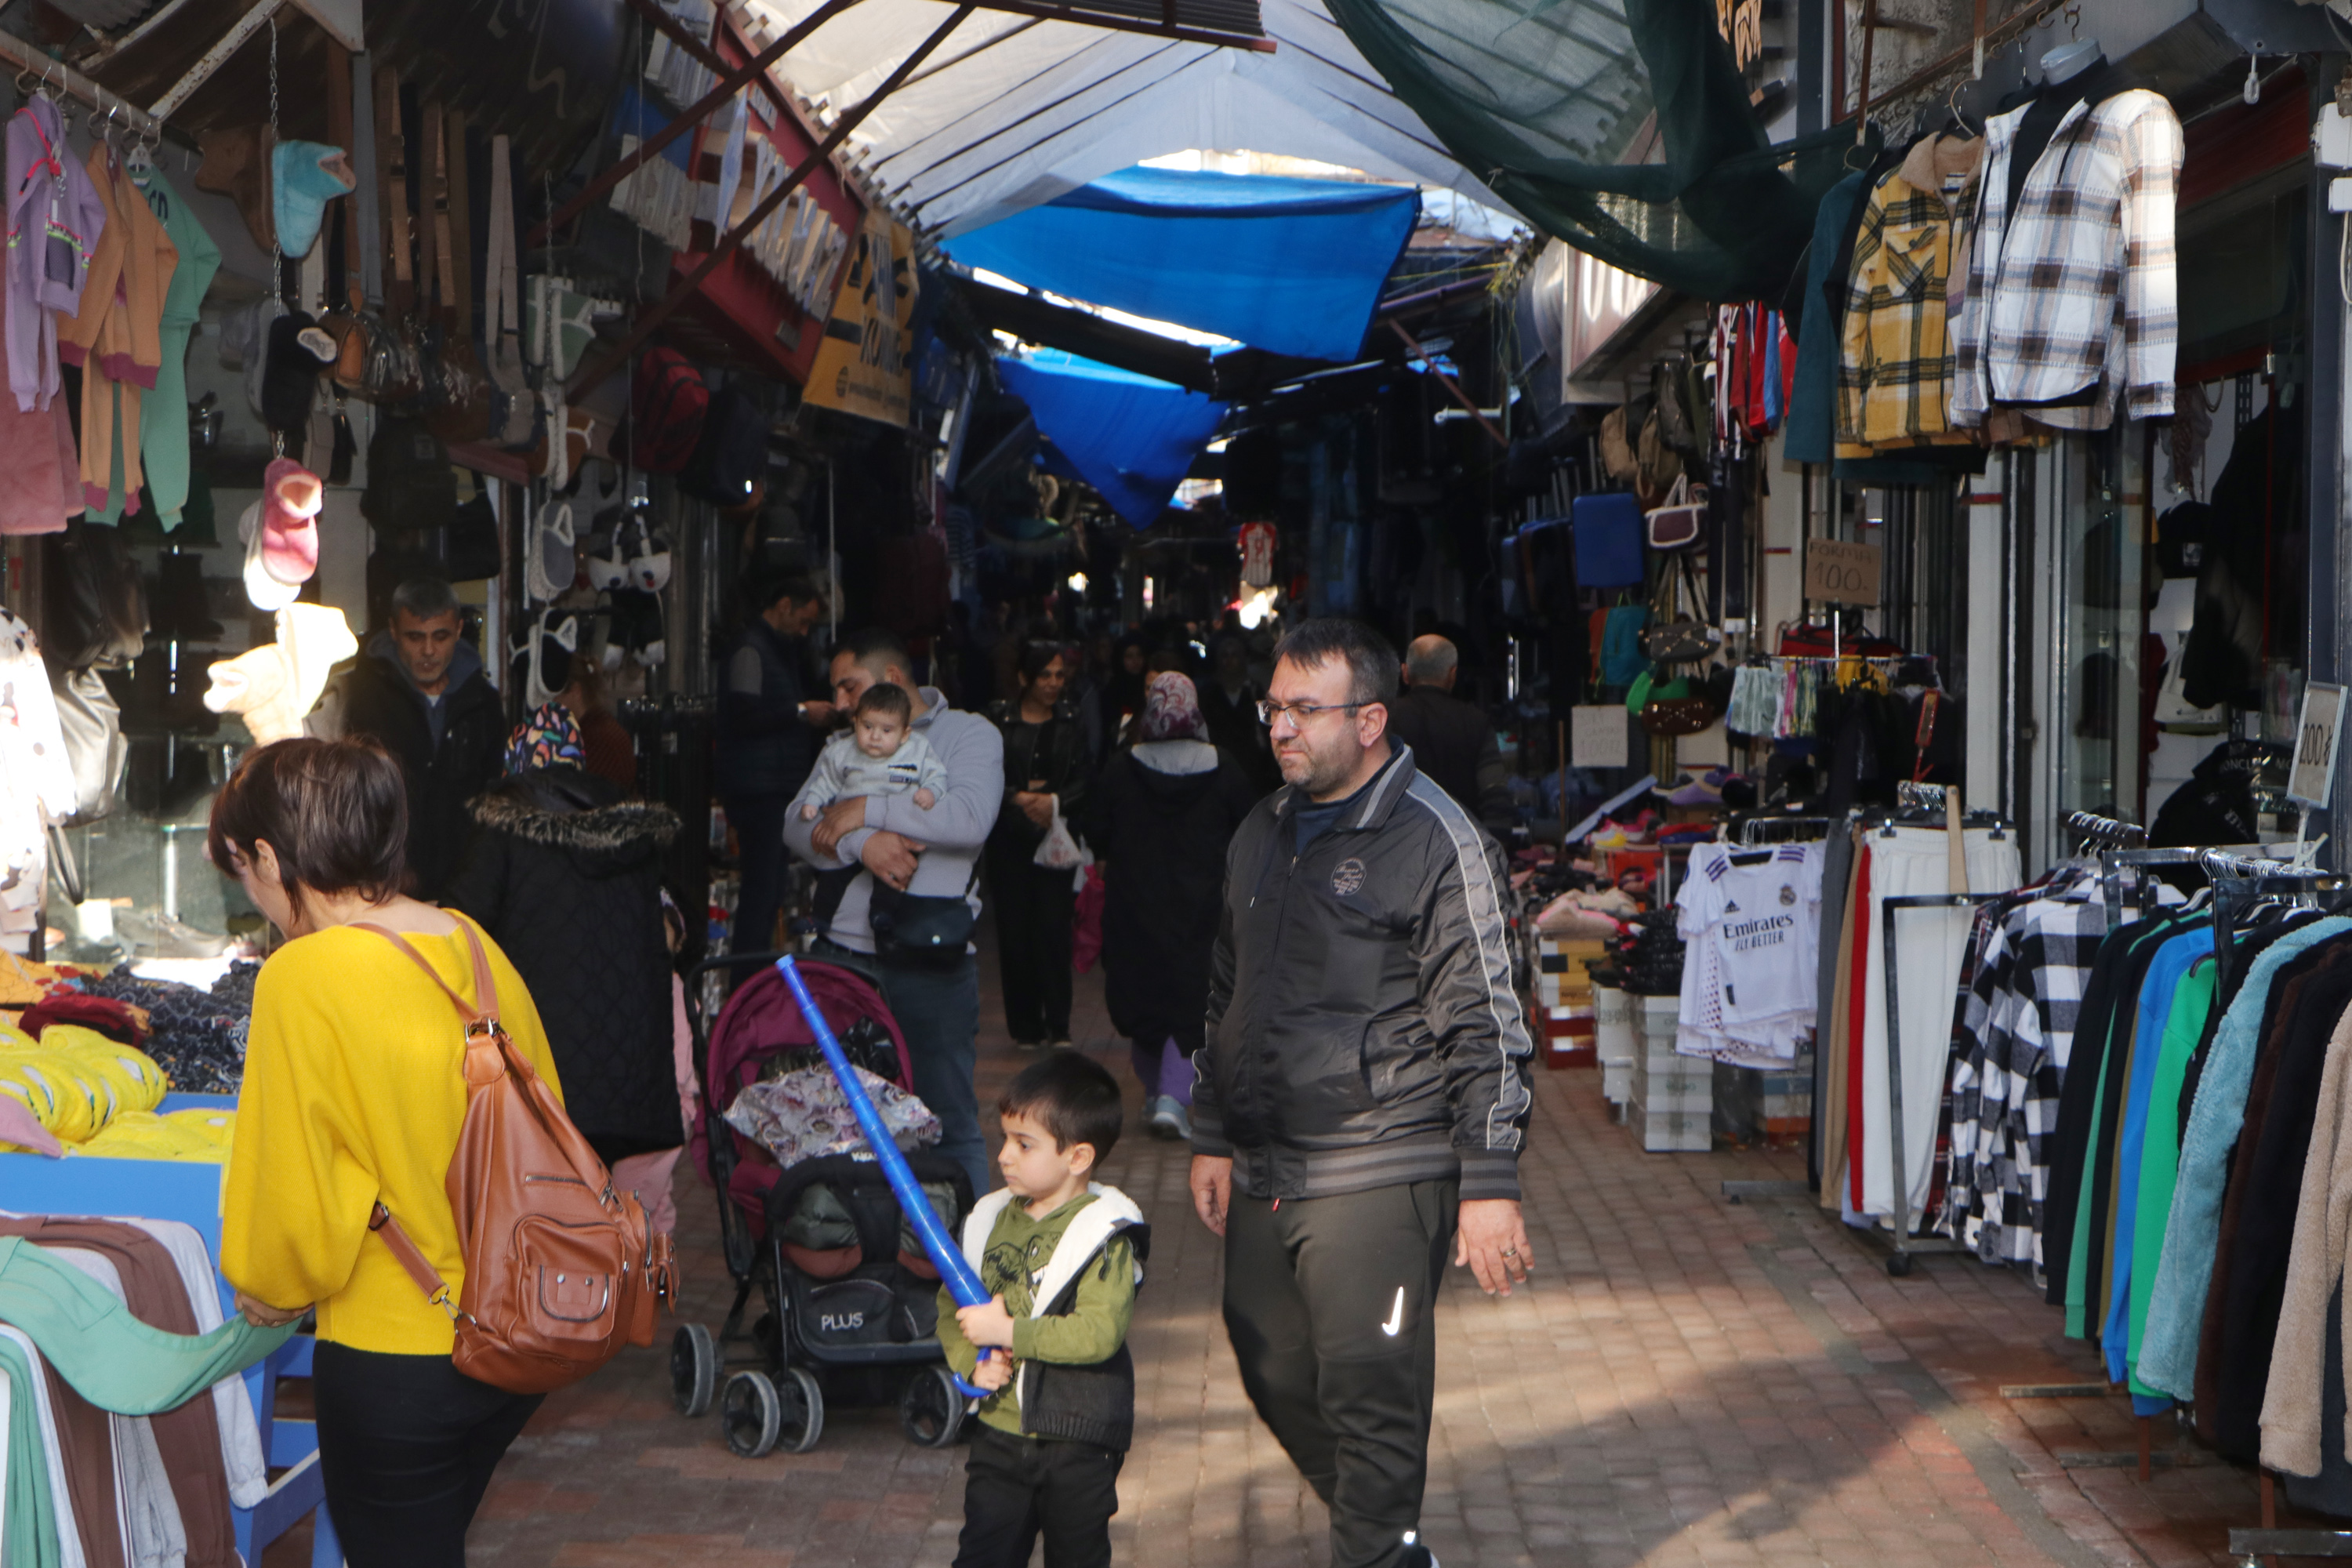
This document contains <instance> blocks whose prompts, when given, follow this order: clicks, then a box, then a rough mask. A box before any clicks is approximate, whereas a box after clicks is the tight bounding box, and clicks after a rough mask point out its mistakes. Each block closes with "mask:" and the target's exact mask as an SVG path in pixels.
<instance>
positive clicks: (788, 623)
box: [711, 576, 833, 952]
mask: <svg viewBox="0 0 2352 1568" xmlns="http://www.w3.org/2000/svg"><path fill="white" fill-rule="evenodd" d="M750 597H751V620H750V621H749V622H748V623H746V624H745V626H744V627H743V635H742V637H740V639H739V640H738V641H737V642H736V644H735V651H734V652H733V653H732V654H731V655H730V656H729V657H728V660H727V665H726V669H725V672H724V674H723V676H722V678H721V679H720V681H719V714H718V720H719V721H718V723H717V725H716V726H714V728H715V731H716V734H717V741H718V746H717V752H718V766H717V768H716V770H715V772H714V775H713V778H712V781H711V783H712V786H713V788H714V789H715V791H716V793H717V794H718V795H719V804H721V805H724V806H725V807H726V808H727V821H728V823H729V825H730V826H732V827H733V828H734V829H735V845H736V847H737V849H738V850H739V851H740V853H741V855H742V857H743V867H742V871H743V876H742V883H741V887H740V891H739V892H738V894H737V897H736V900H735V929H734V933H733V939H732V947H731V951H733V952H768V951H769V950H770V949H772V948H773V947H774V946H775V945H776V910H777V908H778V907H779V906H780V905H781V904H782V901H783V896H784V871H785V868H786V867H787V866H789V865H790V864H791V858H790V857H789V856H788V855H786V853H785V851H784V808H785V806H787V805H790V804H791V802H792V798H793V795H797V794H799V793H800V787H801V785H802V784H805V783H806V782H807V781H808V776H809V770H810V769H811V768H812V767H814V766H815V765H816V754H817V752H818V750H819V749H820V748H822V747H823V745H824V731H825V727H826V726H827V725H829V724H831V723H832V722H833V704H832V703H830V702H827V701H825V700H824V692H823V690H822V689H819V688H817V687H816V686H815V684H814V681H813V680H812V679H810V675H809V671H808V668H807V667H808V634H809V628H810V627H811V626H814V625H816V621H817V617H818V616H820V615H822V614H824V595H821V594H819V593H818V592H817V587H816V584H814V583H812V582H810V581H809V580H808V579H807V578H806V577H801V576H790V577H778V578H768V579H763V580H760V581H755V582H754V583H753V584H752V586H751V595H750Z"/></svg>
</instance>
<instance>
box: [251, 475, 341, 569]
mask: <svg viewBox="0 0 2352 1568" xmlns="http://www.w3.org/2000/svg"><path fill="white" fill-rule="evenodd" d="M326 500H327V490H326V487H325V486H324V485H321V484H320V482H319V476H318V475H316V474H314V473H312V472H310V469H308V468H304V467H303V466H302V465H301V464H299V463H298V462H295V461H294V460H293V459H292V458H274V459H272V460H271V462H270V465H269V471H268V474H266V475H265V476H264V477H263V479H262V492H261V505H262V511H261V528H260V547H261V548H260V553H261V564H262V568H263V570H265V571H267V572H268V574H269V575H270V576H272V577H274V578H276V579H277V580H278V582H280V583H282V584H289V585H290V586H293V587H296V588H299V587H300V586H301V585H302V584H305V583H307V582H309V581H310V576H311V574H313V573H315V572H317V571H318V570H319V528H318V518H319V510H320V508H321V507H323V506H324V505H325V504H326Z"/></svg>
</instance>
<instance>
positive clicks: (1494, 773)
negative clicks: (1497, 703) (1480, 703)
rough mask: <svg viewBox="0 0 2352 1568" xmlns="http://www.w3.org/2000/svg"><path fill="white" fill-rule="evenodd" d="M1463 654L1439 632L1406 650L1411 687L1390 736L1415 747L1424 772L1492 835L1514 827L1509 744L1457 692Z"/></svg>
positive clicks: (1394, 714)
mask: <svg viewBox="0 0 2352 1568" xmlns="http://www.w3.org/2000/svg"><path fill="white" fill-rule="evenodd" d="M1461 662H1462V656H1461V653H1460V652H1459V650H1457V649H1456V648H1455V647H1454V645H1453V644H1452V643H1450V642H1448V641H1447V640H1446V639H1445V638H1444V637H1437V636H1434V635H1432V636H1428V637H1415V638H1413V639H1412V642H1411V643H1410V644H1409V645H1407V647H1406V648H1405V650H1404V680H1405V689H1404V690H1403V692H1402V693H1401V694H1400V695H1399V697H1398V699H1397V701H1396V704H1395V705H1394V706H1393V707H1391V709H1390V710H1389V739H1390V740H1391V741H1392V742H1397V741H1401V742H1403V743H1404V744H1406V745H1408V746H1411V747H1412V763H1413V766H1415V767H1417V768H1419V769H1420V770H1421V773H1422V776H1423V777H1424V778H1427V779H1431V780H1433V781H1434V782H1435V783H1436V784H1437V787H1438V788H1440V789H1442V790H1444V792H1445V793H1446V794H1448V795H1452V796H1453V797H1454V800H1455V802H1456V803H1457V804H1459V805H1461V806H1462V807H1463V809H1465V810H1466V811H1468V812H1469V813H1470V815H1471V816H1475V817H1476V818H1477V819H1478V820H1479V822H1480V823H1481V824H1482V825H1484V826H1485V827H1486V831H1487V832H1489V833H1494V834H1504V833H1508V832H1509V831H1510V828H1511V792H1510V788H1509V785H1508V784H1507V782H1506V781H1507V779H1508V778H1509V773H1508V770H1507V769H1506V768H1505V767H1504V766H1503V748H1502V746H1501V745H1500V744H1499V743H1497V742H1496V739H1495V726H1494V725H1492V724H1490V723H1488V722H1487V721H1486V715H1485V714H1484V713H1481V712H1480V711H1479V710H1477V709H1476V708H1475V706H1473V705H1472V704H1470V703H1467V702H1465V701H1463V700H1462V699H1460V698H1459V697H1456V696H1454V677H1455V676H1456V675H1457V674H1459V673H1460V672H1461Z"/></svg>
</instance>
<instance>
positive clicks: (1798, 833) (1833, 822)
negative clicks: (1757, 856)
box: [1726, 816, 1837, 847]
mask: <svg viewBox="0 0 2352 1568" xmlns="http://www.w3.org/2000/svg"><path fill="white" fill-rule="evenodd" d="M1834 826H1837V819H1836V818H1834V817H1828V816H1751V817H1748V818H1747V819H1746V820H1744V821H1742V822H1741V823H1740V824H1739V843H1740V844H1741V845H1742V846H1743V847H1747V846H1752V845H1758V844H1798V843H1804V842H1807V841H1809V840H1812V839H1820V838H1827V837H1829V836H1830V829H1831V828H1832V827H1834ZM1782 829H1787V831H1785V832H1783V831H1781V830H1782ZM1726 842H1729V840H1726Z"/></svg>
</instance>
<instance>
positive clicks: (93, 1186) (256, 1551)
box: [0, 1094, 343, 1568]
mask: <svg viewBox="0 0 2352 1568" xmlns="http://www.w3.org/2000/svg"><path fill="white" fill-rule="evenodd" d="M158 1109H160V1110H198V1109H210V1110H236V1099H235V1098H234V1097H233V1096H228V1095H215V1094H167V1095H165V1096H164V1097H163V1104H162V1106H160V1107H159V1108H158ZM224 1170H225V1167H223V1166H220V1165H215V1164H210V1163H205V1162H202V1161H189V1160H87V1159H78V1158H75V1157H73V1156H70V1155H68V1157H67V1158H65V1159H62V1160H52V1159H49V1158H47V1157H46V1156H44V1155H40V1154H11V1153H0V1209H7V1210H10V1211H12V1212H14V1213H16V1214H47V1215H98V1216H102V1217H106V1218H113V1219H167V1220H178V1221H179V1222H181V1223H182V1224H184V1225H189V1226H194V1227H195V1230H196V1233H197V1234H198V1235H199V1236H202V1237H204V1238H205V1248H206V1250H208V1251H209V1252H210V1253H211V1254H212V1256H213V1261H214V1268H215V1279H216V1280H218V1283H219V1286H220V1293H221V1310H223V1311H224V1312H234V1311H235V1310H236V1304H235V1301H234V1300H233V1298H234V1292H233V1291H231V1290H230V1289H229V1286H228V1282H227V1281H226V1279H219V1276H218V1269H219V1261H220V1247H221V1178H222V1175H223V1173H224ZM310 1346H311V1341H310V1335H308V1334H297V1335H296V1336H295V1337H294V1338H292V1339H290V1340H289V1341H287V1342H286V1343H285V1344H284V1345H282V1346H280V1347H279V1348H278V1351H277V1352H275V1353H273V1354H272V1355H271V1356H270V1357H269V1359H268V1360H267V1361H265V1362H263V1363H260V1364H259V1365H257V1366H255V1367H252V1368H249V1369H248V1370H247V1372H246V1374H245V1385H246V1388H247V1391H248V1392H249V1393H250V1394H252V1395H253V1413H254V1415H255V1417H256V1419H257V1420H258V1421H259V1423H260V1425H261V1451H262V1452H263V1453H264V1454H266V1455H267V1456H268V1461H269V1468H270V1469H271V1470H272V1471H273V1472H274V1474H273V1476H272V1479H271V1480H270V1483H269V1494H268V1496H267V1497H265V1498H263V1499H262V1500H261V1501H260V1502H259V1503H258V1504H257V1505H256V1506H255V1507H253V1508H250V1509H242V1508H240V1509H236V1510H235V1513H236V1549H237V1551H238V1552H242V1553H243V1554H244V1556H245V1560H246V1562H247V1563H259V1562H260V1561H261V1552H262V1549H263V1548H264V1547H267V1546H268V1544H269V1543H270V1542H273V1541H275V1540H277V1539H278V1537H279V1536H281V1535H283V1534H285V1533H286V1531H288V1530H289V1529H291V1528H292V1527H293V1526H294V1525H295V1524H297V1523H298V1522H299V1521H300V1520H301V1519H302V1516H303V1515H305V1514H308V1513H310V1512H311V1510H314V1509H315V1510H317V1513H318V1519H317V1522H316V1523H315V1524H314V1525H313V1527H312V1532H311V1547H310V1563H311V1568H341V1563H342V1560H343V1549H342V1543H341V1542H339V1541H338V1540H336V1538H335V1531H334V1526H333V1525H332V1524H331V1522H330V1521H329V1520H328V1518H327V1510H326V1505H325V1495H326V1494H325V1489H324V1486H323V1484H322V1482H321V1480H320V1474H319V1432H318V1427H317V1426H316V1425H315V1424H314V1423H312V1422H309V1421H281V1420H279V1419H278V1417H277V1405H278V1379H279V1378H281V1377H308V1376H310Z"/></svg>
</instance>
